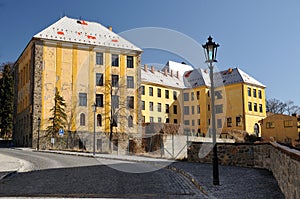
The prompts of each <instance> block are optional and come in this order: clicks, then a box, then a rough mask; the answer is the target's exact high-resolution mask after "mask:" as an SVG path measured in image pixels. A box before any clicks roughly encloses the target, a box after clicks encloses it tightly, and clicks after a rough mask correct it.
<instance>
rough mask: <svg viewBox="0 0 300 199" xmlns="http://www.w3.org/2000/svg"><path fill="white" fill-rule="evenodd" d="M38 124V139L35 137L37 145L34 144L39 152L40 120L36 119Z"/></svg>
mask: <svg viewBox="0 0 300 199" xmlns="http://www.w3.org/2000/svg"><path fill="white" fill-rule="evenodd" d="M37 122H38V135H37V136H38V137H37V144H36V149H37V150H40V127H41V118H38V119H37Z"/></svg>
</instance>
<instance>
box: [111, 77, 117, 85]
mask: <svg viewBox="0 0 300 199" xmlns="http://www.w3.org/2000/svg"><path fill="white" fill-rule="evenodd" d="M111 84H112V87H119V75H112V76H111Z"/></svg>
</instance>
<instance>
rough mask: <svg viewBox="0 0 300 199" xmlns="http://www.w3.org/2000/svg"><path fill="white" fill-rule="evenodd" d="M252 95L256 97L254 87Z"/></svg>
mask: <svg viewBox="0 0 300 199" xmlns="http://www.w3.org/2000/svg"><path fill="white" fill-rule="evenodd" d="M253 97H256V89H255V88H254V89H253Z"/></svg>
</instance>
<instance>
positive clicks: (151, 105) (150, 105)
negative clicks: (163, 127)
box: [149, 102, 153, 111]
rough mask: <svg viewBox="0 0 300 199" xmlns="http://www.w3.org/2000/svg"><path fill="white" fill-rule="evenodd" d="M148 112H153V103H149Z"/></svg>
mask: <svg viewBox="0 0 300 199" xmlns="http://www.w3.org/2000/svg"><path fill="white" fill-rule="evenodd" d="M149 110H150V111H153V102H149Z"/></svg>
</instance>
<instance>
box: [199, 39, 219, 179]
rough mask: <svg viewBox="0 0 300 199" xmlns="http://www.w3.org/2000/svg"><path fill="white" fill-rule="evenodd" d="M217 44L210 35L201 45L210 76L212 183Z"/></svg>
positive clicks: (215, 169) (216, 169)
mask: <svg viewBox="0 0 300 199" xmlns="http://www.w3.org/2000/svg"><path fill="white" fill-rule="evenodd" d="M219 46H220V45H219V44H216V43H215V42H213V41H212V37H211V36H209V37H208V41H207V42H206V43H205V44H204V45H202V47H203V48H204V54H205V57H206V61H205V63H208V64H209V71H210V73H209V76H210V84H211V86H210V94H211V97H210V98H211V110H212V112H211V124H212V135H213V184H214V185H219V184H220V181H219V166H218V149H217V142H216V115H215V114H216V113H215V88H214V72H213V69H214V67H213V63H214V62H217V60H216V56H217V48H218V47H219Z"/></svg>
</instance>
